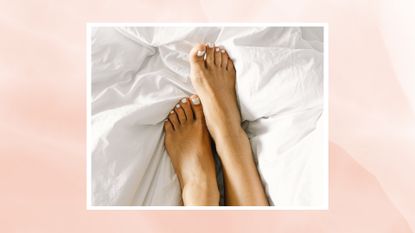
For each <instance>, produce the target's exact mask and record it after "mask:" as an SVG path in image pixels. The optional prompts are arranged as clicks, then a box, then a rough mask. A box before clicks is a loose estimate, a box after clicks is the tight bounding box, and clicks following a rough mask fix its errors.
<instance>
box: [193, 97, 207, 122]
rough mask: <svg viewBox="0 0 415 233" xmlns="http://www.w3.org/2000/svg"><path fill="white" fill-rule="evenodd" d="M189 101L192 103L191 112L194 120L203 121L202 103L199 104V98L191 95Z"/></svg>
mask: <svg viewBox="0 0 415 233" xmlns="http://www.w3.org/2000/svg"><path fill="white" fill-rule="evenodd" d="M190 100H191V102H192V110H193V113H194V117H195V118H196V120H200V119H204V115H203V108H202V103H201V102H200V98H199V96H197V95H192V96H191V97H190Z"/></svg>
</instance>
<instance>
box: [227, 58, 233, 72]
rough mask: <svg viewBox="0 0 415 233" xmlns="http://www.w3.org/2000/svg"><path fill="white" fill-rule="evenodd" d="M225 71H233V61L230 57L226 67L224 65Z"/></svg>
mask: <svg viewBox="0 0 415 233" xmlns="http://www.w3.org/2000/svg"><path fill="white" fill-rule="evenodd" d="M226 70H227V71H231V72H234V71H235V66H234V65H233V61H232V59H231V58H230V57H228V62H227V65H226Z"/></svg>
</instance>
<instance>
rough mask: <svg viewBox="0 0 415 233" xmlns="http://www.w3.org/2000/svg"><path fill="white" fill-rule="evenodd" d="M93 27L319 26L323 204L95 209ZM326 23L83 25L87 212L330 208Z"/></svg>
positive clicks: (116, 207)
mask: <svg viewBox="0 0 415 233" xmlns="http://www.w3.org/2000/svg"><path fill="white" fill-rule="evenodd" d="M93 27H322V28H323V33H324V41H323V42H324V51H323V52H324V53H323V60H324V61H323V62H324V65H323V66H324V67H323V68H324V77H323V79H324V85H323V86H324V87H323V88H324V90H323V93H324V103H323V113H322V118H323V122H324V135H323V140H324V141H326V142H327V145H326V147H325V148H324V152H325V159H326V161H325V162H326V164H327V166H326V169H325V170H324V173H325V174H324V175H325V176H326V185H325V193H326V198H325V199H326V204H325V205H322V206H312V207H307V206H290V207H287V206H285V207H279V206H259V207H256V206H240V207H233V206H215V207H210V206H200V207H199V206H94V205H92V203H91V201H92V198H91V189H92V187H91V155H92V151H91V147H90V145H89V144H90V142H91V139H90V136H91V124H90V123H91V28H93ZM328 43H329V41H328V24H327V23H87V24H86V46H87V47H86V62H87V67H86V69H87V70H86V75H87V84H86V88H87V90H86V93H87V95H86V98H87V105H86V110H87V111H86V114H87V116H86V119H87V121H86V124H87V125H86V128H87V142H86V161H87V163H86V177H87V182H86V190H87V200H86V202H87V203H86V206H87V210H268V211H269V210H328V209H329V144H330V143H329V135H328V134H329V132H328V130H329V128H328V124H329V115H328V114H329V105H328V99H329V98H328V97H329V96H328V95H329V91H328V88H329V83H328V82H329V80H328V75H329V73H328V72H329V70H328V59H329V57H328V55H329V53H328Z"/></svg>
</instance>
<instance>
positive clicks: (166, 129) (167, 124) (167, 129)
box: [164, 119, 174, 133]
mask: <svg viewBox="0 0 415 233" xmlns="http://www.w3.org/2000/svg"><path fill="white" fill-rule="evenodd" d="M172 131H174V128H173V125H172V124H171V123H170V121H169V119H166V120H164V132H166V133H170V132H172Z"/></svg>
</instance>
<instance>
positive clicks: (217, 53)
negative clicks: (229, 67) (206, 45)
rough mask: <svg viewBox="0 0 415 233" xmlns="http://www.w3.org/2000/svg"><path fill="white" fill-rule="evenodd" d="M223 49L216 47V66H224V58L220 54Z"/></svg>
mask: <svg viewBox="0 0 415 233" xmlns="http://www.w3.org/2000/svg"><path fill="white" fill-rule="evenodd" d="M220 50H221V48H219V47H215V65H216V66H221V65H222V56H221V53H220Z"/></svg>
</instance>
